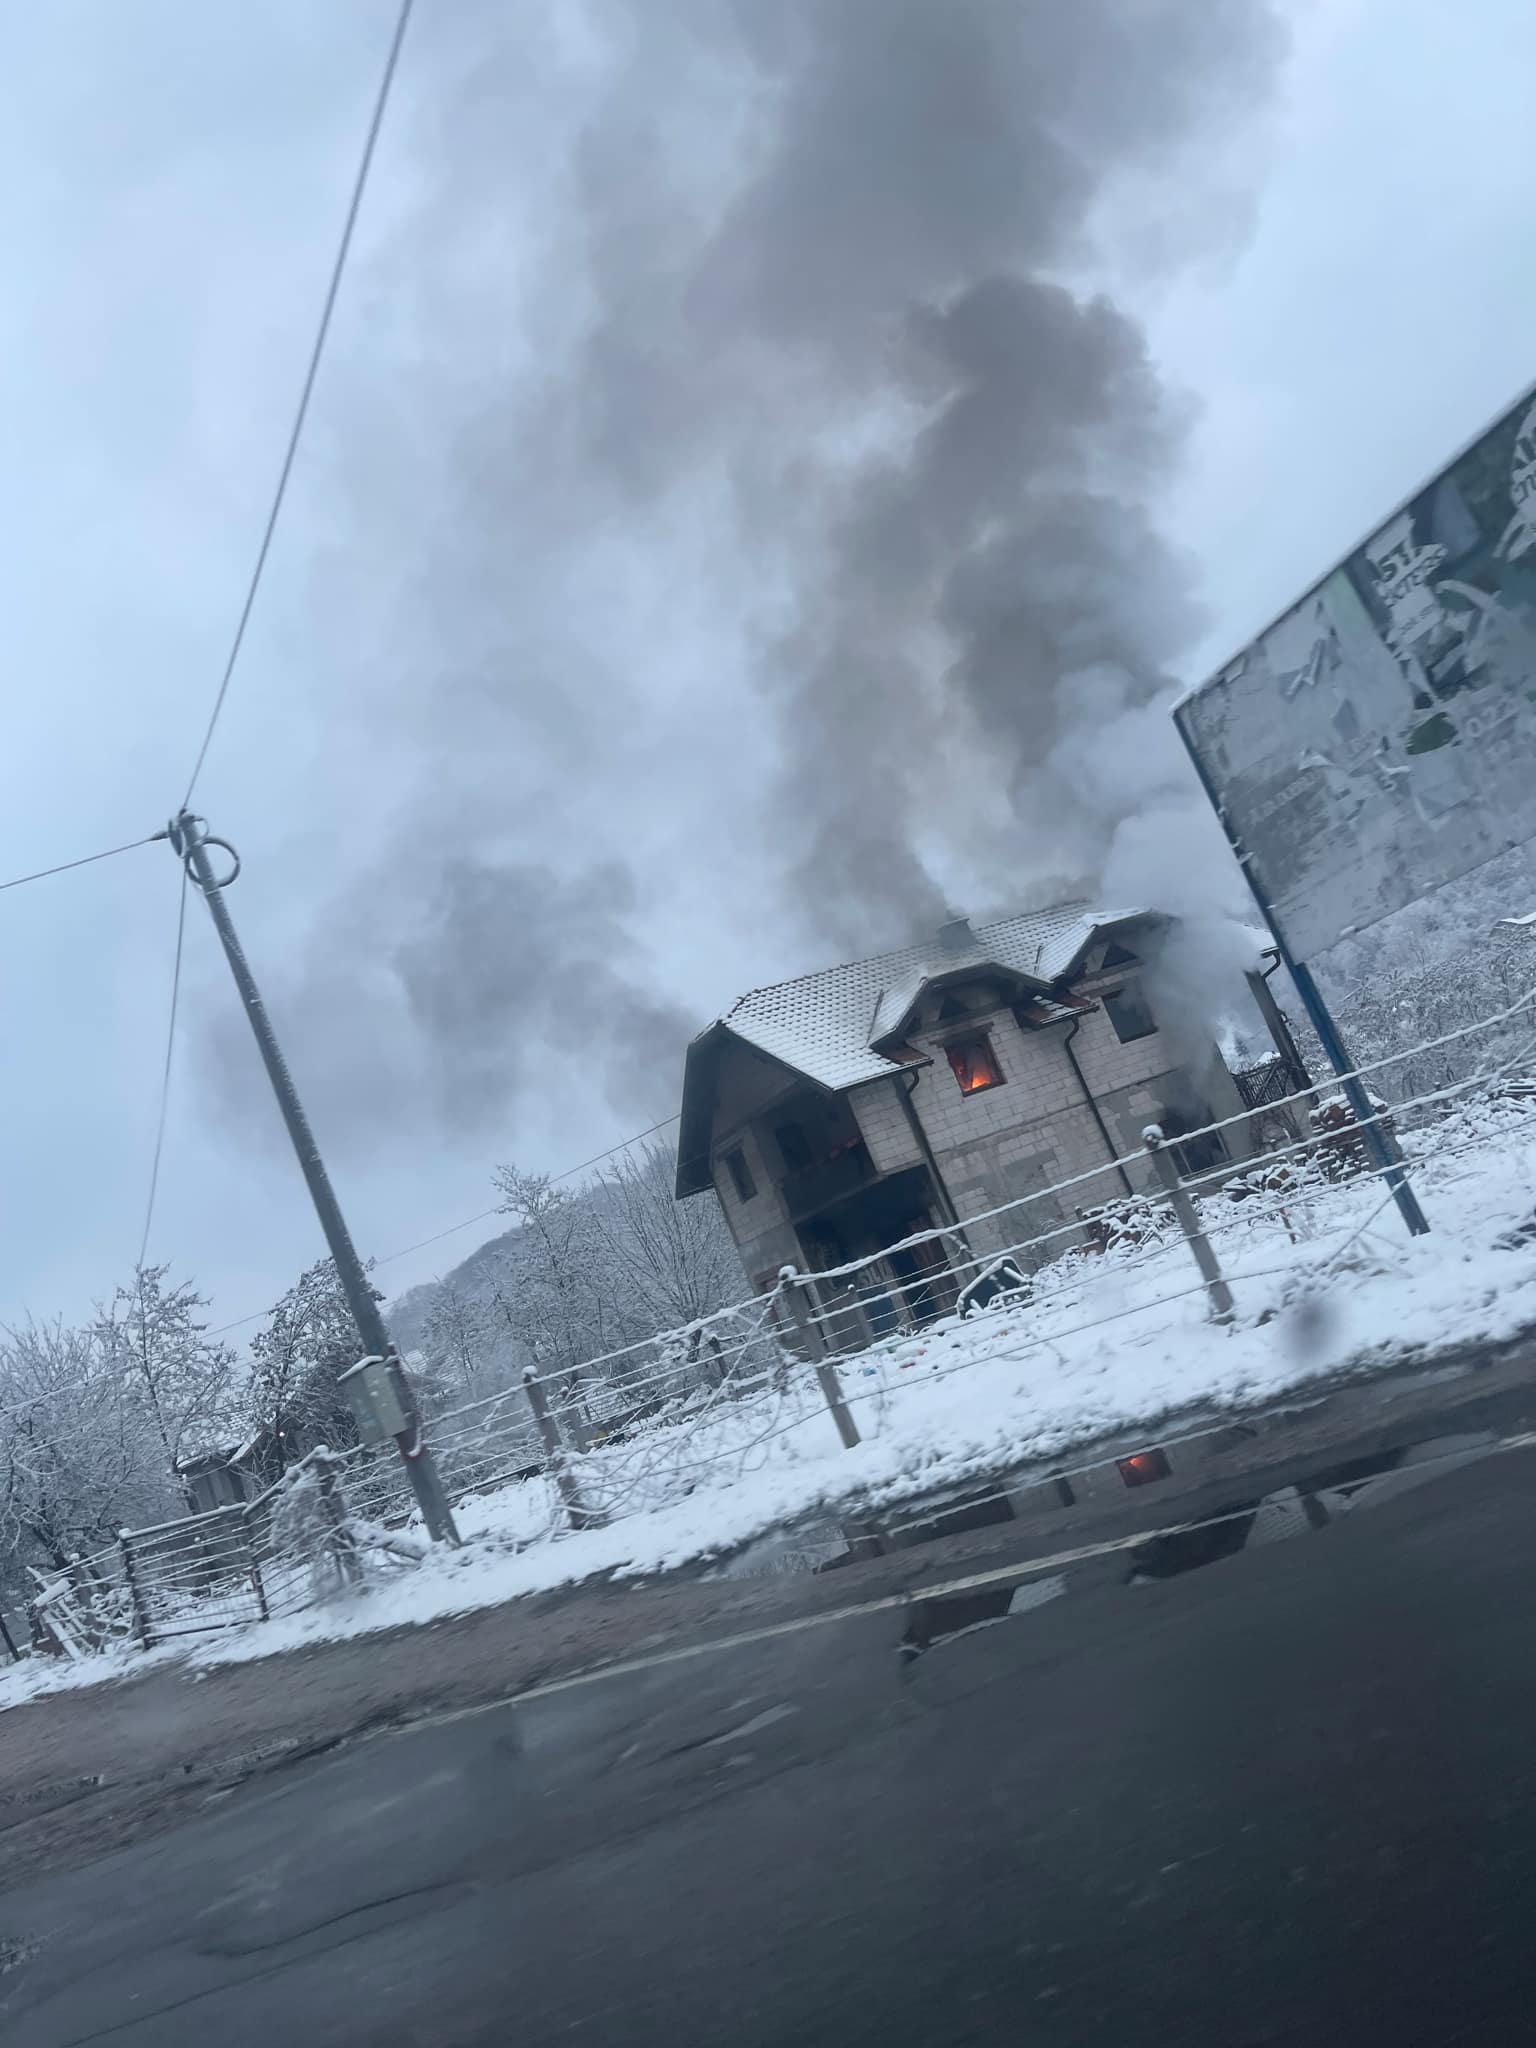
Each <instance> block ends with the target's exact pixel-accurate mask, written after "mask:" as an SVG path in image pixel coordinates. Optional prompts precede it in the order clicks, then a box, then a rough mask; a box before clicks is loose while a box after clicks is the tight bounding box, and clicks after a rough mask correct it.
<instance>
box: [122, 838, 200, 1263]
mask: <svg viewBox="0 0 1536 2048" xmlns="http://www.w3.org/2000/svg"><path fill="white" fill-rule="evenodd" d="M186 935H187V870H186V866H185V864H183V866H182V870H181V896H180V899H179V902H178V904H177V909H176V958H175V962H174V963H173V965H172V967H171V1010H170V1020H169V1022H168V1023H167V1025H166V1031H165V1065H164V1067H163V1068H162V1070H161V1074H160V1113H159V1116H158V1117H157V1118H156V1121H155V1157H154V1162H153V1164H152V1165H151V1167H150V1169H149V1198H148V1200H147V1201H146V1202H145V1204H144V1234H143V1236H142V1237H141V1238H140V1239H139V1256H138V1260H137V1262H136V1263H135V1266H134V1271H135V1272H142V1271H143V1267H144V1254H145V1253H146V1252H147V1251H148V1249H149V1230H150V1225H151V1224H152V1223H153V1222H154V1220H155V1194H156V1192H157V1190H158V1189H159V1186H160V1154H161V1153H162V1152H163V1151H164V1149H165V1113H166V1110H167V1108H168V1107H169V1105H170V1100H171V1057H172V1055H173V1053H174V1052H175V1049H176V1006H177V1003H178V1001H179V1000H180V997H181V949H182V943H183V941H184V940H185V938H186Z"/></svg>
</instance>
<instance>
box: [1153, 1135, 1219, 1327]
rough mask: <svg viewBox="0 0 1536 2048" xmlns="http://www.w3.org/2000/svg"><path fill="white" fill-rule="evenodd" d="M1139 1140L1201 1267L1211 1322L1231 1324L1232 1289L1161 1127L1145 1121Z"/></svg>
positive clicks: (1197, 1263) (1196, 1261) (1186, 1240)
mask: <svg viewBox="0 0 1536 2048" xmlns="http://www.w3.org/2000/svg"><path fill="white" fill-rule="evenodd" d="M1141 1141H1142V1143H1143V1144H1144V1145H1145V1146H1146V1148H1147V1157H1148V1158H1149V1159H1150V1160H1151V1161H1152V1170H1153V1172H1154V1173H1155V1174H1156V1175H1157V1178H1158V1180H1159V1182H1160V1183H1161V1184H1162V1189H1163V1193H1164V1194H1165V1195H1166V1196H1167V1197H1168V1202H1169V1206H1170V1207H1171V1208H1172V1210H1173V1213H1174V1215H1175V1216H1177V1218H1178V1219H1179V1228H1180V1230H1182V1231H1183V1233H1184V1239H1185V1242H1186V1243H1187V1244H1188V1246H1189V1248H1190V1250H1191V1251H1192V1252H1193V1253H1194V1255H1195V1264H1196V1265H1197V1266H1198V1267H1199V1268H1200V1277H1201V1279H1202V1280H1203V1281H1204V1282H1205V1291H1206V1293H1207V1294H1208V1295H1209V1296H1210V1300H1211V1321H1212V1322H1213V1323H1230V1322H1231V1321H1232V1318H1233V1315H1234V1314H1235V1313H1236V1310H1235V1306H1234V1303H1233V1300H1232V1290H1231V1288H1230V1287H1228V1285H1227V1283H1226V1281H1225V1280H1223V1279H1222V1277H1221V1268H1220V1266H1219V1265H1217V1263H1216V1254H1215V1253H1214V1252H1213V1251H1212V1250H1211V1243H1210V1239H1209V1238H1208V1237H1207V1236H1206V1234H1205V1232H1204V1231H1203V1230H1202V1229H1201V1228H1200V1217H1199V1214H1198V1213H1197V1211H1196V1209H1195V1205H1194V1203H1193V1202H1192V1201H1191V1199H1190V1196H1189V1192H1188V1190H1187V1189H1186V1188H1185V1186H1184V1183H1183V1181H1182V1180H1180V1178H1179V1169H1178V1168H1177V1166H1175V1165H1174V1163H1173V1158H1172V1156H1171V1154H1170V1153H1169V1151H1168V1146H1167V1141H1166V1140H1165V1139H1164V1137H1163V1132H1162V1126H1161V1125H1159V1124H1148V1125H1147V1128H1146V1129H1145V1130H1144V1131H1143V1132H1142V1134H1141Z"/></svg>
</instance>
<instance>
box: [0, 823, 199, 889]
mask: <svg viewBox="0 0 1536 2048" xmlns="http://www.w3.org/2000/svg"><path fill="white" fill-rule="evenodd" d="M166 836H167V835H166V834H165V833H164V832H151V833H150V835H149V837H148V838H147V839H130V840H129V841H128V843H127V845H126V846H108V847H106V848H104V849H103V850H102V852H100V853H87V854H82V855H81V857H80V859H79V860H61V861H60V862H59V864H58V866H57V867H56V868H39V869H38V870H37V872H36V874H33V875H13V876H12V877H11V879H10V881H8V882H0V889H19V888H20V887H21V885H22V883H23V882H45V881H46V880H47V879H48V877H49V876H50V875H67V874H68V873H69V871H70V869H71V868H88V867H89V866H90V865H91V862H92V861H95V860H110V859H111V858H112V856H113V854H115V853H132V852H133V850H134V848H135V847H136V846H153V845H154V843H155V841H156V840H157V839H164V838H165V837H166Z"/></svg>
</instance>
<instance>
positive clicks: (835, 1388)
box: [779, 1266, 859, 1451]
mask: <svg viewBox="0 0 1536 2048" xmlns="http://www.w3.org/2000/svg"><path fill="white" fill-rule="evenodd" d="M779 1277H780V1279H781V1280H782V1281H783V1282H784V1298H785V1300H786V1301H787V1302H788V1304H789V1313H790V1315H791V1317H792V1318H793V1320H794V1325H795V1334H796V1336H798V1337H799V1339H800V1341H801V1343H802V1344H804V1346H805V1348H806V1352H807V1354H808V1356H809V1358H810V1360H811V1363H812V1365H813V1366H814V1367H815V1368H816V1379H817V1383H818V1385H819V1386H820V1388H821V1393H822V1398H823V1400H824V1401H825V1402H826V1404H827V1407H828V1409H829V1410H830V1411H831V1415H832V1420H833V1421H834V1422H835V1423H836V1424H837V1433H838V1435H839V1436H840V1437H841V1438H842V1440H843V1449H844V1450H845V1451H851V1450H852V1449H853V1447H854V1445H855V1444H856V1443H857V1442H858V1441H859V1426H858V1424H857V1423H856V1422H855V1421H854V1419H853V1417H852V1416H851V1415H850V1414H849V1412H848V1403H847V1401H846V1400H845V1399H844V1398H843V1383H842V1381H841V1380H840V1379H839V1378H838V1376H837V1367H836V1366H835V1365H834V1364H833V1363H832V1360H831V1357H830V1355H829V1353H828V1349H827V1340H826V1335H825V1333H824V1332H823V1330H822V1327H821V1325H820V1323H818V1322H817V1321H816V1320H815V1318H814V1317H813V1316H812V1314H811V1312H810V1309H809V1307H808V1306H807V1304H806V1290H807V1289H808V1288H809V1286H810V1284H811V1283H810V1281H809V1280H808V1279H807V1277H806V1276H805V1274H803V1273H798V1272H796V1270H795V1268H794V1267H793V1266H786V1267H785V1268H784V1270H783V1272H782V1273H781V1274H780V1276H779Z"/></svg>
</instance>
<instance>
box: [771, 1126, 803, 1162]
mask: <svg viewBox="0 0 1536 2048" xmlns="http://www.w3.org/2000/svg"><path fill="white" fill-rule="evenodd" d="M773 1140H774V1143H775V1144H776V1145H777V1146H778V1148H779V1157H780V1158H781V1159H782V1160H783V1162H784V1171H785V1172H786V1173H804V1172H805V1170H806V1168H807V1167H808V1166H809V1165H810V1163H811V1141H810V1139H809V1138H808V1137H807V1136H806V1135H805V1130H804V1127H803V1126H802V1125H800V1124H775V1125H774V1127H773Z"/></svg>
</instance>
